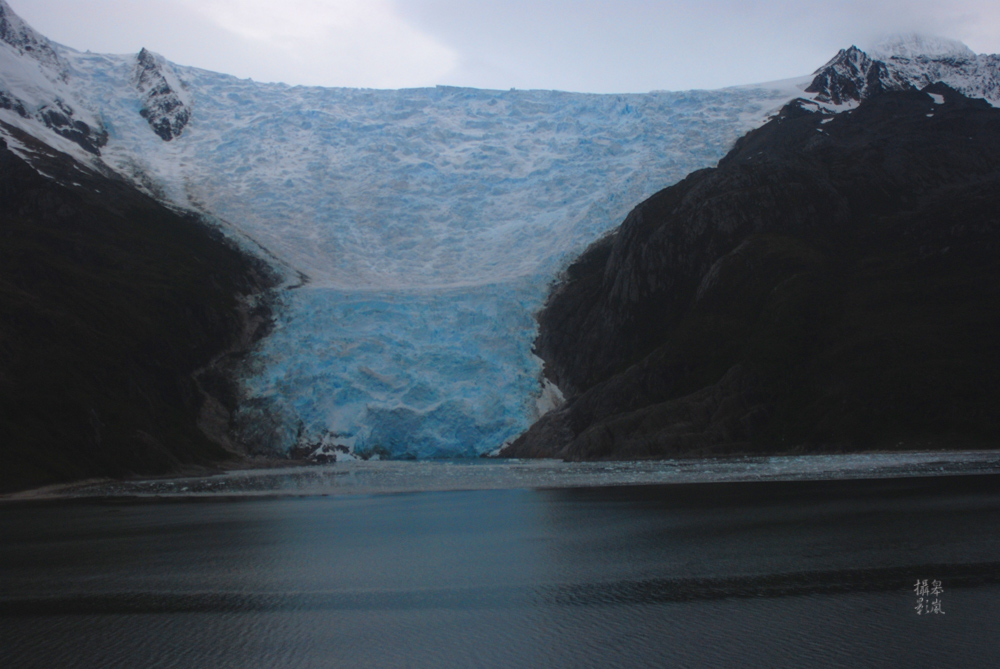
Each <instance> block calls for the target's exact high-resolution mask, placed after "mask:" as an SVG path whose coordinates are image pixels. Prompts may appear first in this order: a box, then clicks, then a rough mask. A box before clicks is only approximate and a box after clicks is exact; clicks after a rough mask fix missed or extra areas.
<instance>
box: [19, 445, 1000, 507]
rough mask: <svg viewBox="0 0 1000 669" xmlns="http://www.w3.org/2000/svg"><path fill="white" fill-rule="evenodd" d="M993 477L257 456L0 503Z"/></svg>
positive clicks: (947, 465) (797, 464)
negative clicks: (176, 473) (318, 462)
mask: <svg viewBox="0 0 1000 669" xmlns="http://www.w3.org/2000/svg"><path fill="white" fill-rule="evenodd" d="M977 476H979V477H983V476H985V477H994V476H1000V451H997V450H954V451H906V452H901V451H870V452H865V453H850V454H812V455H775V456H731V457H712V458H687V459H675V460H639V461H597V462H594V461H591V462H564V461H562V460H537V459H532V460H519V459H510V460H500V459H495V458H490V459H478V458H476V459H471V458H470V459H468V460H417V461H408V460H406V461H404V460H398V461H397V460H385V461H351V462H340V463H330V464H323V465H314V464H308V463H302V462H297V461H292V460H278V459H273V458H259V459H255V460H252V461H249V462H248V461H229V462H225V463H220V464H219V465H218V466H217V467H213V468H192V469H191V470H189V471H188V473H186V475H180V476H161V477H142V478H138V477H137V478H132V479H88V480H84V481H76V482H73V483H65V484H57V485H49V486H43V487H40V488H33V489H30V490H24V491H19V492H14V493H7V494H4V495H0V504H4V503H24V502H32V501H72V500H126V499H129V500H139V499H145V500H168V499H169V500H177V499H192V500H195V499H198V500H208V499H247V498H263V497H317V496H357V495H372V494H402V493H417V492H448V491H468V490H527V489H533V490H556V489H603V488H621V487H636V486H655V487H672V486H685V487H686V488H685V489H690V487H689V486H691V485H699V484H704V485H715V484H733V485H740V484H744V483H771V484H780V483H792V484H798V483H803V484H808V483H821V482H844V483H851V482H855V483H856V482H860V481H887V480H897V479H941V478H956V479H961V478H964V479H966V480H968V478H969V477H977Z"/></svg>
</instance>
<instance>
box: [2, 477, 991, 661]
mask: <svg viewBox="0 0 1000 669" xmlns="http://www.w3.org/2000/svg"><path fill="white" fill-rule="evenodd" d="M0 540H2V543H0V642H2V643H0V666H4V667H21V666H36V667H59V666H80V667H256V666H261V667H336V666H344V667H366V666H374V667H395V666H426V667H446V666H468V667H473V666H489V667H515V666H533V667H548V666H556V667H582V666H593V667H607V666H691V667H698V666H796V667H827V666H844V667H857V666H901V667H944V666H949V667H961V666H983V667H990V666H992V667H996V666H1000V641H998V639H1000V477H997V476H995V475H982V476H975V475H970V476H943V477H935V478H900V479H892V480H867V481H822V482H817V481H792V482H766V483H750V482H742V483H714V484H708V483H691V484H674V485H661V486H622V487H609V488H563V489H558V488H557V489H548V490H540V489H506V490H468V491H456V490H453V491H444V492H417V493H403V494H371V495H367V494H364V495H341V496H327V497H324V496H304V497H303V496H273V497H251V498H243V499H234V498H219V499H212V498H198V497H189V498H184V497H178V498H173V499H167V500H164V499H145V500H144V499H126V498H121V499H110V498H84V499H75V500H56V501H46V502H37V501H36V502H8V503H6V504H2V505H0ZM918 579H928V580H929V581H933V580H939V581H941V584H942V587H943V588H944V591H943V593H941V594H940V595H939V596H938V600H939V602H940V603H941V608H942V610H943V611H944V614H928V615H917V613H916V611H915V606H916V605H917V596H916V594H915V593H914V592H913V586H914V584H915V582H916V581H917V580H918Z"/></svg>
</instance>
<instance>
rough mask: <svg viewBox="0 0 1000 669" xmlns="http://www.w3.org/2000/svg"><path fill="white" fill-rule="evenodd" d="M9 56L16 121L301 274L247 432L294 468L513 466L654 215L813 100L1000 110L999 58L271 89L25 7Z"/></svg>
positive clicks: (5, 47)
mask: <svg viewBox="0 0 1000 669" xmlns="http://www.w3.org/2000/svg"><path fill="white" fill-rule="evenodd" d="M0 40H2V41H0V107H2V108H0V121H3V122H4V123H7V124H9V125H11V126H13V127H16V128H19V129H21V130H23V131H25V132H27V133H29V134H31V135H33V136H34V137H36V138H38V139H40V140H41V141H43V142H45V143H47V144H49V145H50V146H52V147H53V148H56V149H58V150H60V151H64V152H66V153H70V154H71V155H73V156H74V157H76V158H77V159H78V160H81V161H85V162H87V163H88V164H90V165H92V166H94V167H97V168H99V169H102V170H111V171H114V172H116V173H118V174H120V175H122V176H124V177H126V178H128V179H130V180H132V181H133V182H135V183H136V184H137V185H139V186H140V187H142V188H143V189H145V190H146V191H147V192H149V193H151V194H153V195H155V196H156V197H158V198H160V199H162V200H164V201H166V202H169V203H171V204H172V205H174V206H176V207H178V208H185V209H192V210H195V211H199V212H201V213H203V214H204V215H206V216H207V217H208V218H209V219H210V220H213V221H215V222H217V223H218V224H219V225H220V226H222V227H224V228H225V229H227V230H230V231H233V232H234V233H237V234H239V235H240V236H241V237H243V238H244V239H247V240H252V242H253V243H254V244H256V245H259V247H262V248H264V249H266V250H267V252H268V253H269V254H271V256H270V257H271V258H272V260H273V261H274V262H276V263H278V264H280V265H282V266H284V267H285V268H286V270H287V273H288V276H289V289H288V290H286V291H285V293H284V299H285V303H286V304H285V307H286V308H285V310H284V312H283V316H282V317H281V320H280V322H279V323H278V324H277V327H276V329H275V331H274V333H273V334H272V336H271V337H269V338H268V339H267V340H266V341H265V342H264V343H263V344H262V345H261V346H260V347H259V349H258V350H257V352H256V355H255V358H254V360H253V365H252V368H253V373H252V375H251V376H250V377H249V378H247V379H246V390H247V399H246V401H245V402H244V405H243V410H242V415H241V426H242V430H243V437H244V438H245V439H246V440H247V441H248V442H250V443H253V444H256V445H258V446H259V447H262V448H263V447H267V448H277V449H288V448H289V447H291V446H293V445H296V444H298V445H306V444H317V445H318V444H320V443H327V444H332V443H337V444H345V445H348V446H350V447H352V448H355V449H358V450H372V449H376V448H377V449H384V450H385V451H387V452H389V453H392V454H394V455H397V456H401V455H416V456H421V457H424V456H434V455H446V454H462V455H473V454H477V453H481V452H484V451H488V450H492V449H494V448H496V447H498V446H499V445H500V444H501V443H502V442H504V441H505V440H509V439H511V438H513V437H515V436H516V435H517V434H519V433H520V432H521V431H523V430H524V429H525V428H526V427H527V426H528V425H529V424H530V422H531V421H532V420H533V419H534V418H535V417H537V415H538V414H539V412H540V411H542V410H544V409H545V408H546V407H547V406H550V405H551V404H552V401H554V398H557V397H558V391H557V390H556V389H552V388H548V389H544V390H543V388H542V385H541V381H540V378H541V374H540V371H541V370H540V362H539V360H538V359H537V358H536V357H535V356H534V355H533V354H532V350H531V347H532V342H533V340H534V337H535V332H536V325H535V322H534V320H533V317H532V314H533V313H534V312H535V311H537V310H538V309H539V308H540V307H541V305H542V303H543V302H544V300H545V298H546V295H547V293H548V290H549V288H550V285H551V282H552V281H553V280H555V279H556V277H557V275H558V273H559V271H560V270H561V269H563V268H564V267H565V266H566V264H567V263H568V261H569V260H571V259H572V258H573V257H574V256H575V255H576V254H578V253H579V252H580V251H581V250H582V249H583V248H584V247H586V246H587V245H588V244H589V243H590V242H592V241H593V240H595V239H596V238H598V237H600V236H601V235H602V234H603V233H605V232H606V231H608V230H610V229H611V228H613V227H615V226H616V225H617V224H618V223H619V222H620V221H621V220H622V219H623V218H624V217H625V215H626V214H627V213H628V211H629V210H630V209H631V208H632V207H633V206H634V205H635V204H636V203H638V202H640V201H641V200H643V199H644V198H646V197H648V196H649V195H651V194H652V193H653V192H655V191H657V190H659V189H660V188H662V187H664V186H666V185H669V184H671V183H673V182H675V181H677V180H678V179H680V178H682V177H683V176H685V175H686V174H687V173H689V172H691V171H693V170H695V169H699V168H703V167H707V166H711V165H713V164H714V163H715V162H716V161H717V160H718V159H719V158H721V157H722V156H723V155H724V154H725V152H726V151H727V150H728V149H729V148H730V147H731V146H732V144H733V142H734V141H735V139H736V138H737V137H739V136H740V135H742V134H743V133H744V132H746V131H747V130H749V129H751V128H753V127H756V126H757V125H759V124H761V123H762V122H763V121H764V120H765V119H766V118H767V117H768V116H769V115H770V114H772V113H773V112H774V111H776V110H777V109H779V108H780V107H781V106H782V105H784V104H785V103H786V102H787V101H788V100H790V99H792V98H795V97H807V98H811V99H814V100H815V101H816V102H817V104H823V105H825V106H829V107H830V108H831V109H835V110H836V109H848V108H850V107H851V106H852V105H853V103H854V102H855V101H856V100H858V99H859V98H860V97H864V96H865V95H866V94H869V93H870V92H872V91H874V90H876V89H877V88H878V87H879V86H881V87H906V86H908V85H916V84H917V83H919V82H920V81H923V80H924V79H926V78H927V77H934V76H939V77H942V78H944V80H945V81H947V83H949V85H951V86H953V87H954V88H956V89H958V90H962V91H963V92H965V91H972V92H981V94H982V95H983V96H985V97H987V98H988V99H989V100H990V101H991V102H993V103H994V104H997V103H998V102H1000V89H998V87H997V85H996V82H997V80H998V76H997V72H998V71H1000V66H998V62H997V57H996V56H975V55H974V54H971V52H969V53H965V52H961V51H956V50H954V49H952V50H948V49H945V50H941V49H936V50H931V51H933V52H932V53H928V52H926V50H923V51H922V50H921V49H925V47H922V46H920V43H919V42H915V41H914V40H913V39H912V38H911V39H908V40H898V44H896V46H892V45H888V46H887V47H885V51H884V52H880V53H882V54H883V55H884V56H885V59H884V60H879V59H877V58H875V57H873V56H871V55H867V54H864V53H863V52H861V51H859V50H857V49H853V48H852V49H850V50H847V51H844V52H841V54H839V55H838V56H837V58H835V59H834V60H833V61H831V62H830V63H829V64H827V65H826V66H824V68H821V69H820V70H819V71H817V72H816V73H814V75H811V76H806V77H802V78H800V79H795V80H789V81H783V82H776V83H773V84H764V85H759V86H744V87H737V88H730V89H724V90H717V91H687V92H652V93H646V94H635V95H589V94H578V93H563V92H557V91H517V90H510V91H491V90H476V89H464V88H450V87H438V88H424V89H408V90H368V89H337V88H335V89H324V88H313V87H290V86H286V85H282V84H261V83H257V82H253V81H251V80H241V79H237V78H235V77H231V76H227V75H223V74H217V73H214V72H208V71H205V70H200V69H197V68H191V67H182V66H178V65H174V64H172V63H170V62H169V61H167V60H166V59H164V58H162V57H161V56H158V55H156V54H153V53H151V52H149V51H146V50H142V51H141V52H140V53H139V54H133V55H100V54H91V53H80V52H77V51H74V50H72V49H69V48H66V47H63V46H60V45H57V44H54V43H51V42H50V41H48V40H47V39H45V38H44V37H43V36H41V35H38V34H37V33H36V32H35V31H33V30H32V29H31V28H30V27H29V26H27V25H25V24H24V22H23V21H21V20H20V19H19V18H18V17H17V16H16V15H15V14H14V13H13V12H12V11H11V9H10V7H9V6H8V5H7V4H6V3H5V2H4V0H0ZM885 54H888V55H885ZM880 57H881V56H880ZM873 73H874V74H873ZM873 77H874V79H873ZM945 77H948V78H945ZM872 81H876V82H877V85H873V84H872ZM7 134H8V135H9V133H7ZM7 141H8V143H9V145H10V146H11V148H12V149H14V150H15V151H20V152H21V153H22V154H23V155H25V156H26V157H27V158H28V159H29V161H30V158H31V156H30V151H28V150H27V149H26V148H25V147H24V146H23V145H21V144H19V143H18V142H17V141H16V139H14V138H8V139H7ZM299 283H301V284H302V285H299V286H298V287H295V288H292V287H291V286H292V284H299Z"/></svg>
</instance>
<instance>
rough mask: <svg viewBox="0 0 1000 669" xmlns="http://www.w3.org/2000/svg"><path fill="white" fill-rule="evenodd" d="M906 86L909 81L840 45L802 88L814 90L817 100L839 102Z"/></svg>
mask: <svg viewBox="0 0 1000 669" xmlns="http://www.w3.org/2000/svg"><path fill="white" fill-rule="evenodd" d="M907 88H911V86H910V84H909V82H907V81H906V79H905V78H904V77H902V76H900V75H899V73H897V72H895V71H894V70H891V69H890V68H889V67H888V66H886V64H885V63H883V62H881V61H878V60H873V59H872V58H870V57H869V56H868V54H866V53H865V52H864V51H862V50H861V49H859V48H858V47H856V46H852V47H851V48H849V49H841V50H840V52H839V53H838V54H837V55H836V56H834V57H833V59H831V60H830V62H828V63H827V64H826V65H824V66H823V67H821V68H820V69H818V70H816V76H815V78H814V79H813V80H812V83H811V84H809V88H807V89H806V92H807V93H816V94H817V95H816V99H817V100H819V101H821V102H830V103H833V104H835V105H841V104H844V103H846V102H852V101H853V102H857V101H860V100H864V99H866V98H868V97H870V96H872V95H875V94H877V93H880V92H882V91H887V90H888V91H898V90H905V89H907Z"/></svg>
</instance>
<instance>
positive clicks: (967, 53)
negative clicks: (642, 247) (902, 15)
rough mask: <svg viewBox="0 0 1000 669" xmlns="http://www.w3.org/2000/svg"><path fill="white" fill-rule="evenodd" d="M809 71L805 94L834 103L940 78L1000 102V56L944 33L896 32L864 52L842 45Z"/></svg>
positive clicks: (976, 95)
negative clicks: (984, 52)
mask: <svg viewBox="0 0 1000 669" xmlns="http://www.w3.org/2000/svg"><path fill="white" fill-rule="evenodd" d="M814 74H815V77H814V78H813V80H812V82H811V83H810V84H809V87H808V88H806V92H807V93H813V94H815V99H816V100H818V101H820V102H825V103H830V104H834V105H845V104H847V105H849V104H856V103H857V102H860V101H861V100H864V99H867V98H869V97H871V96H872V95H875V94H877V93H880V92H882V91H902V90H907V89H910V88H916V89H920V88H924V87H925V86H929V85H930V84H933V83H936V82H942V83H945V84H948V85H949V86H951V87H952V88H954V89H955V90H957V91H960V92H961V93H962V94H964V95H968V96H969V97H973V98H984V99H986V100H987V101H989V102H990V103H991V104H993V105H994V106H1000V56H996V55H990V56H987V55H977V54H976V53H975V52H973V51H972V49H970V48H969V47H967V46H966V45H965V44H963V43H962V42H958V41H956V40H951V39H947V38H944V37H929V36H926V35H915V34H900V35H893V36H892V37H889V38H887V39H885V40H883V41H882V42H880V43H879V45H878V46H877V47H875V48H873V49H871V50H870V51H868V52H865V51H862V50H861V49H859V48H858V47H856V46H852V47H850V48H849V49H841V50H840V52H839V53H838V54H837V55H836V56H834V57H833V58H832V59H831V60H830V61H829V62H828V63H827V64H826V65H824V66H823V67H821V68H819V69H818V70H816V72H815V73H814Z"/></svg>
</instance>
